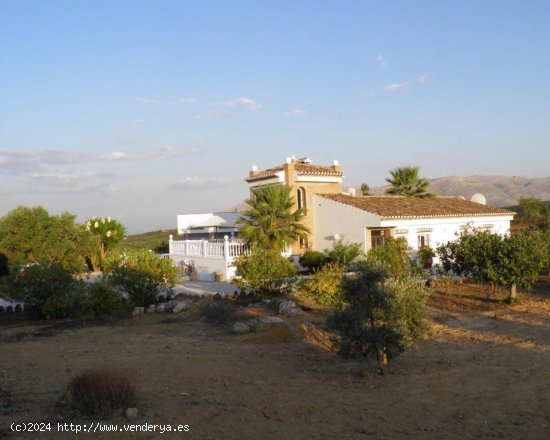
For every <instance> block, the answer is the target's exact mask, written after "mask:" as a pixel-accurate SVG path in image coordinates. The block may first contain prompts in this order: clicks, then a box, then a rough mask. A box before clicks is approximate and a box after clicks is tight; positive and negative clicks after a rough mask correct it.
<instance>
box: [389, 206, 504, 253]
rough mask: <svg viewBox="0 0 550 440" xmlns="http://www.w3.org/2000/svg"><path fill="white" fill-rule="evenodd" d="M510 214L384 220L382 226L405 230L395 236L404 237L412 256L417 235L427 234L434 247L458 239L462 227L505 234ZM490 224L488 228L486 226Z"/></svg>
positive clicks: (416, 243) (414, 251)
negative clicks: (484, 229)
mask: <svg viewBox="0 0 550 440" xmlns="http://www.w3.org/2000/svg"><path fill="white" fill-rule="evenodd" d="M512 218H513V217H512V216H484V217H448V218H433V219H409V220H384V221H383V222H382V226H384V227H395V229H396V231H397V232H399V231H400V230H407V233H405V234H402V233H401V234H399V233H398V234H396V235H395V237H396V238H398V237H404V238H406V239H407V242H408V243H409V246H410V247H411V248H412V249H413V257H415V256H416V251H417V250H418V236H419V235H422V234H428V235H429V236H430V247H431V248H432V249H435V248H436V247H438V246H439V245H441V244H444V243H447V242H449V241H454V240H456V239H458V237H459V235H460V232H461V231H462V230H463V227H465V226H468V227H470V228H472V227H473V228H478V229H479V228H486V229H487V230H489V231H490V232H492V233H495V234H499V235H506V234H508V233H509V230H510V221H511V220H512ZM489 225H491V227H490V228H488V226H489ZM422 228H431V231H426V232H422V231H419V229H422Z"/></svg>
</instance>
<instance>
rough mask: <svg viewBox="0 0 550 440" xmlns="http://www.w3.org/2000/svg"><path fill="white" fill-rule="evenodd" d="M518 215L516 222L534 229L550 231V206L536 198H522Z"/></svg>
mask: <svg viewBox="0 0 550 440" xmlns="http://www.w3.org/2000/svg"><path fill="white" fill-rule="evenodd" d="M518 211H519V212H518V215H517V216H516V217H515V219H514V221H515V222H516V223H523V224H525V225H527V226H529V227H530V228H533V229H543V230H548V229H550V204H548V203H546V204H545V203H544V202H543V201H542V200H541V199H537V198H535V197H520V198H519V206H518Z"/></svg>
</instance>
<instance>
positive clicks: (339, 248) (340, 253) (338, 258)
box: [328, 236, 362, 265]
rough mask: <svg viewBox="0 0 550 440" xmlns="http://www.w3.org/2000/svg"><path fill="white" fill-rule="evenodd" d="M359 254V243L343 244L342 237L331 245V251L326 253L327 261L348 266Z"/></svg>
mask: <svg viewBox="0 0 550 440" xmlns="http://www.w3.org/2000/svg"><path fill="white" fill-rule="evenodd" d="M361 253H362V252H361V243H344V237H343V236H342V237H340V238H339V239H338V240H336V241H334V242H333V243H332V249H331V250H330V251H328V259H329V260H330V261H332V262H333V263H338V264H344V265H348V264H349V263H351V262H352V261H353V260H354V259H355V258H357V257H358V256H359V255H361Z"/></svg>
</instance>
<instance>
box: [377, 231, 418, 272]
mask: <svg viewBox="0 0 550 440" xmlns="http://www.w3.org/2000/svg"><path fill="white" fill-rule="evenodd" d="M367 261H369V263H370V264H371V265H374V266H381V267H383V268H384V269H385V270H386V271H387V272H388V275H390V276H393V277H396V276H405V277H407V276H410V275H411V274H413V273H414V272H415V271H416V269H417V268H416V266H415V265H414V263H413V262H412V260H411V249H410V248H409V245H408V244H407V240H405V239H404V238H395V239H394V238H390V239H388V240H386V241H385V242H384V244H382V245H381V246H378V247H375V248H373V249H370V250H369V251H368V252H367Z"/></svg>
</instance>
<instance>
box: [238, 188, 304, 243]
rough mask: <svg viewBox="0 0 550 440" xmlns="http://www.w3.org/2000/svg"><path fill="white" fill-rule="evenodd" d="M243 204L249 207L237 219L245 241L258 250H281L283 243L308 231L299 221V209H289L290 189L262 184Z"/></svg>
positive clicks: (290, 203) (291, 200) (291, 201)
mask: <svg viewBox="0 0 550 440" xmlns="http://www.w3.org/2000/svg"><path fill="white" fill-rule="evenodd" d="M252 194H253V196H252V197H251V198H250V199H248V200H246V201H245V203H246V204H247V205H248V206H250V209H248V210H247V211H245V212H244V213H243V217H241V218H240V219H239V220H237V223H239V224H240V225H242V227H241V235H242V237H243V239H244V241H246V242H247V243H249V244H251V245H253V246H255V247H257V248H258V249H261V250H273V251H277V252H281V251H283V250H284V249H285V247H286V246H288V245H290V244H292V243H294V242H295V241H296V240H297V239H298V238H300V237H304V236H305V235H307V234H308V233H309V232H310V231H309V230H308V228H306V227H305V226H303V225H302V224H301V223H300V220H301V218H302V217H303V215H304V212H303V210H302V209H298V210H296V211H294V212H292V207H293V205H294V200H293V199H292V197H291V196H290V188H289V187H287V186H282V185H273V186H262V187H259V188H255V189H253V190H252Z"/></svg>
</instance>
